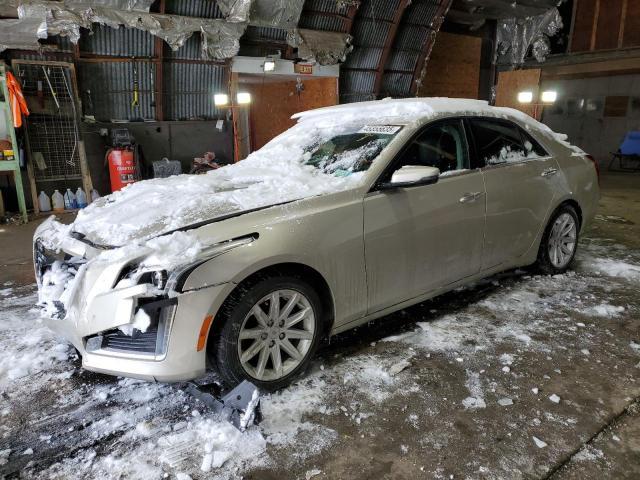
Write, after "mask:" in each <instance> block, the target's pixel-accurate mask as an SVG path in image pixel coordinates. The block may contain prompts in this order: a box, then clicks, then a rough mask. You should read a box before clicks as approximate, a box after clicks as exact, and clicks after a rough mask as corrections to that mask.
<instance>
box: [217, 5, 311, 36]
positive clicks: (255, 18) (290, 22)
mask: <svg viewBox="0 0 640 480" xmlns="http://www.w3.org/2000/svg"><path fill="white" fill-rule="evenodd" d="M217 3H218V7H219V8H220V11H221V12H222V14H223V15H224V16H225V19H226V20H227V21H229V22H249V25H252V26H254V27H272V28H282V29H284V30H289V29H292V28H295V27H296V26H297V25H298V21H299V20H300V14H301V13H302V7H303V5H304V0H217Z"/></svg>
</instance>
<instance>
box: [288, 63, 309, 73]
mask: <svg viewBox="0 0 640 480" xmlns="http://www.w3.org/2000/svg"><path fill="white" fill-rule="evenodd" d="M293 71H294V72H295V73H299V74H300V75H313V65H311V64H309V63H294V64H293Z"/></svg>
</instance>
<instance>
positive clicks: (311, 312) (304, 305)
mask: <svg viewBox="0 0 640 480" xmlns="http://www.w3.org/2000/svg"><path fill="white" fill-rule="evenodd" d="M322 315H323V312H322V303H321V301H320V298H319V296H318V294H317V293H316V292H315V290H314V289H313V288H312V287H311V286H310V285H308V284H307V283H306V282H304V281H303V280H301V279H299V278H296V277H290V276H280V277H269V278H264V279H261V280H259V281H257V282H256V283H254V284H253V285H250V286H248V287H247V288H244V287H240V288H239V289H238V291H236V292H234V293H232V294H231V296H230V298H229V299H228V300H227V302H225V306H224V307H223V309H222V310H221V312H220V315H219V316H218V318H217V319H216V320H218V321H221V322H223V323H222V324H221V328H220V329H219V330H218V332H217V333H216V334H214V335H213V338H212V339H211V340H212V341H210V342H209V346H208V355H209V358H210V360H211V361H212V363H215V365H216V366H217V370H218V372H219V373H220V375H221V376H222V379H223V380H224V381H225V383H226V384H227V385H229V386H233V385H235V384H237V383H239V382H241V381H242V380H245V379H246V380H249V381H250V382H252V383H254V384H255V385H256V386H258V387H259V388H262V389H264V390H268V391H273V390H277V389H279V388H282V387H284V386H286V385H288V384H289V383H291V382H292V381H293V380H294V379H295V378H296V377H297V376H298V375H300V374H302V373H304V371H305V370H306V369H307V367H308V366H309V363H310V360H311V357H312V356H313V353H314V352H315V351H316V349H317V346H318V344H319V341H320V338H321V334H322V332H321V326H322Z"/></svg>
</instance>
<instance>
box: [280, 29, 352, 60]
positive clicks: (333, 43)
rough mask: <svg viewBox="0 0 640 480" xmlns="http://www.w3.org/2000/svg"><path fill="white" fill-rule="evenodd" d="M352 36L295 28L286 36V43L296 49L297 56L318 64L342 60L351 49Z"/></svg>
mask: <svg viewBox="0 0 640 480" xmlns="http://www.w3.org/2000/svg"><path fill="white" fill-rule="evenodd" d="M351 41H352V37H351V35H349V34H346V33H340V32H326V31H321V30H307V29H304V28H296V29H294V30H292V31H291V32H290V33H289V35H288V36H287V43H288V44H289V45H291V46H292V47H295V48H297V49H298V57H299V58H301V59H303V60H306V61H313V62H316V63H318V64H319V65H335V64H337V63H341V62H344V61H345V59H346V58H347V54H348V53H349V52H351V50H353V45H352V44H351Z"/></svg>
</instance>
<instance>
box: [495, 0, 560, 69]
mask: <svg viewBox="0 0 640 480" xmlns="http://www.w3.org/2000/svg"><path fill="white" fill-rule="evenodd" d="M561 29H562V17H561V16H560V12H559V11H558V9H557V8H552V9H550V10H548V11H547V12H545V13H543V14H542V15H536V16H533V17H525V18H508V19H505V20H499V21H498V31H497V38H496V41H497V44H498V55H499V60H501V62H500V63H509V64H511V65H522V64H523V63H524V60H525V58H526V57H527V54H528V53H529V48H531V53H532V55H533V56H534V57H535V58H536V60H538V61H539V62H544V61H545V60H546V57H547V55H548V54H549V52H550V50H551V47H550V43H549V38H550V37H553V36H554V35H555V34H556V33H558V32H559V31H560V30H561Z"/></svg>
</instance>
